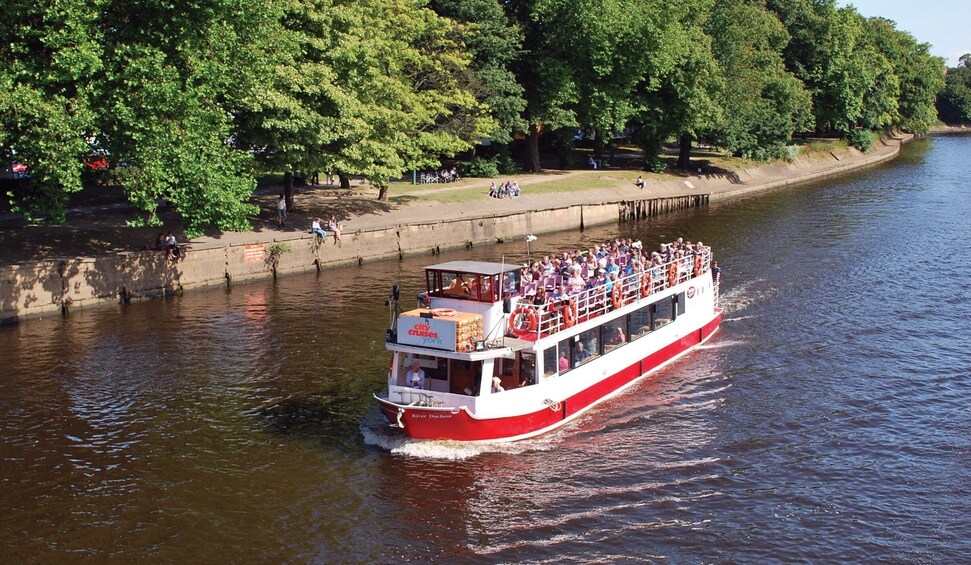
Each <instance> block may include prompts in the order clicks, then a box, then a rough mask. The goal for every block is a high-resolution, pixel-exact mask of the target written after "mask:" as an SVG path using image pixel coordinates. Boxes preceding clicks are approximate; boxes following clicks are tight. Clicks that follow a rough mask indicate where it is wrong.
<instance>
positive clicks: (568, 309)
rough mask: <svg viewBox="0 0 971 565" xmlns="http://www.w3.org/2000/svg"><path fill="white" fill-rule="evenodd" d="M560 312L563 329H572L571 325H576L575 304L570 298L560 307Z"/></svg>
mask: <svg viewBox="0 0 971 565" xmlns="http://www.w3.org/2000/svg"><path fill="white" fill-rule="evenodd" d="M560 312H561V313H562V314H563V326H564V327H567V328H572V327H573V324H575V323H577V304H576V302H574V301H573V299H572V298H571V299H570V301H569V302H567V303H566V304H564V305H563V306H561V307H560Z"/></svg>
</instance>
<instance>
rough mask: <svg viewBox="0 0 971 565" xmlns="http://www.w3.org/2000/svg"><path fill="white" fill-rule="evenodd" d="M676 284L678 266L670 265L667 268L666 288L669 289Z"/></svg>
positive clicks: (675, 264)
mask: <svg viewBox="0 0 971 565" xmlns="http://www.w3.org/2000/svg"><path fill="white" fill-rule="evenodd" d="M677 283H678V264H677V263H671V266H670V267H668V286H669V287H671V286H674V285H675V284H677Z"/></svg>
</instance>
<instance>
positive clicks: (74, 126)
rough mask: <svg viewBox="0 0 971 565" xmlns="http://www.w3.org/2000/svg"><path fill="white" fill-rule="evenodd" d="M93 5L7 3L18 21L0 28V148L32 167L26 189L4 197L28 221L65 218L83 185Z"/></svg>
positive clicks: (95, 68)
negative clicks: (69, 206) (67, 210)
mask: <svg viewBox="0 0 971 565" xmlns="http://www.w3.org/2000/svg"><path fill="white" fill-rule="evenodd" d="M98 10H99V5H98V3H93V2H89V1H85V0H73V1H72V0H66V1H64V2H58V3H56V4H54V5H48V4H43V3H37V2H26V1H18V0H9V1H8V2H7V3H6V5H5V13H6V14H8V15H9V16H11V17H13V18H14V19H15V22H7V24H6V25H4V26H2V27H0V44H2V45H3V47H2V48H0V146H2V148H3V150H2V151H3V155H4V158H5V160H6V161H7V162H10V161H18V162H20V163H22V164H25V165H28V166H29V167H30V181H29V187H28V189H27V190H26V191H22V192H16V193H10V194H8V195H7V196H8V198H9V199H10V201H11V205H12V208H13V209H14V210H15V211H19V212H22V213H23V214H25V215H26V216H27V217H28V218H31V219H38V218H41V217H46V219H47V220H48V221H52V222H60V221H63V220H64V218H65V210H66V205H67V200H68V197H69V196H70V194H71V193H73V192H77V191H79V190H81V172H82V167H83V165H82V160H83V158H84V157H85V155H87V153H88V152H89V151H90V147H89V144H88V141H87V140H88V139H89V138H91V137H92V136H93V134H94V132H95V129H96V128H95V125H94V118H95V113H94V111H93V110H92V99H93V97H94V95H95V93H96V91H97V86H96V84H95V81H96V78H97V76H99V74H100V73H101V71H102V56H103V48H102V40H101V37H100V30H99V29H98V25H97V22H98V19H99V11H98Z"/></svg>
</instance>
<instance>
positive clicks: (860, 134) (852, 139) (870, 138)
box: [846, 129, 877, 153]
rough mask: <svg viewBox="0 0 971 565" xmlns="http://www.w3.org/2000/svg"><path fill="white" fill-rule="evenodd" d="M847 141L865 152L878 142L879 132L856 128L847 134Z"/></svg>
mask: <svg viewBox="0 0 971 565" xmlns="http://www.w3.org/2000/svg"><path fill="white" fill-rule="evenodd" d="M846 141H847V143H849V144H850V145H852V146H853V147H856V148H857V149H859V150H860V151H863V152H864V153H865V152H866V151H867V150H869V149H870V148H871V147H873V144H874V143H876V141H877V134H875V133H873V132H872V131H870V130H866V129H855V130H852V131H850V133H848V134H847V135H846Z"/></svg>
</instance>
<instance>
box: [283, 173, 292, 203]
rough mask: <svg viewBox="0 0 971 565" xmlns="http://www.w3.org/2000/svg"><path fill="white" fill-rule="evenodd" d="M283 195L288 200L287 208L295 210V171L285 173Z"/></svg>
mask: <svg viewBox="0 0 971 565" xmlns="http://www.w3.org/2000/svg"><path fill="white" fill-rule="evenodd" d="M283 197H284V198H286V200H287V210H293V171H287V172H285V173H283Z"/></svg>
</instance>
